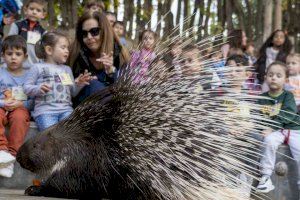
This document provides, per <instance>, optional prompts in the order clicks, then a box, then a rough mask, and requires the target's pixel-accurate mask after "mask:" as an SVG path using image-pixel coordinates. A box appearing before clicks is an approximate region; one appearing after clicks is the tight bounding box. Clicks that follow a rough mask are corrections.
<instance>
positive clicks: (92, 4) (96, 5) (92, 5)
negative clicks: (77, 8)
mask: <svg viewBox="0 0 300 200" xmlns="http://www.w3.org/2000/svg"><path fill="white" fill-rule="evenodd" d="M104 10H105V5H104V3H103V2H102V1H97V0H90V1H88V2H87V3H86V4H85V5H84V12H91V13H94V12H102V11H104Z"/></svg>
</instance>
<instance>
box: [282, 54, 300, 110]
mask: <svg viewBox="0 0 300 200" xmlns="http://www.w3.org/2000/svg"><path fill="white" fill-rule="evenodd" d="M286 64H287V67H288V69H289V75H290V76H289V82H288V83H287V84H286V85H285V89H286V90H288V91H290V92H292V93H293V95H294V97H295V100H296V104H297V107H298V113H299V111H300V54H299V53H291V54H289V55H288V57H287V58H286Z"/></svg>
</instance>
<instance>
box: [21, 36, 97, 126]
mask: <svg viewBox="0 0 300 200" xmlns="http://www.w3.org/2000/svg"><path fill="white" fill-rule="evenodd" d="M36 54H37V56H38V58H40V59H43V60H44V63H37V64H34V65H33V66H32V69H31V70H30V71H31V72H30V77H29V78H28V79H27V81H26V83H25V85H24V90H25V93H26V94H27V95H29V96H32V97H35V106H34V111H33V112H32V116H33V118H34V120H35V122H36V123H37V126H38V129H39V130H40V131H43V130H45V129H46V128H48V127H49V126H52V125H54V124H56V123H57V122H59V121H61V120H63V119H64V118H66V117H68V116H69V115H70V114H71V113H72V111H73V108H72V102H71V95H72V96H75V95H76V94H77V93H78V92H79V91H80V90H81V89H82V88H83V87H84V85H87V84H88V82H89V81H90V80H92V79H93V77H91V76H90V73H87V72H85V73H84V74H80V75H79V76H78V78H77V79H76V80H75V81H74V78H73V75H72V71H71V69H70V67H68V66H66V65H63V64H64V63H65V62H66V60H67V58H68V56H69V41H68V39H67V38H66V36H65V35H64V34H62V33H59V32H48V33H46V34H45V35H43V37H42V39H41V40H40V41H39V42H38V43H37V44H36Z"/></svg>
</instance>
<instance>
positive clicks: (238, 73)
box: [227, 60, 247, 85]
mask: <svg viewBox="0 0 300 200" xmlns="http://www.w3.org/2000/svg"><path fill="white" fill-rule="evenodd" d="M227 65H228V66H229V67H230V68H231V71H230V73H229V78H230V79H231V80H232V81H233V82H235V83H237V84H240V85H241V84H242V83H243V82H244V81H245V80H246V79H247V73H246V69H245V66H242V65H240V64H237V63H236V62H235V61H234V60H228V62H227Z"/></svg>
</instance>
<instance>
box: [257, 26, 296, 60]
mask: <svg viewBox="0 0 300 200" xmlns="http://www.w3.org/2000/svg"><path fill="white" fill-rule="evenodd" d="M278 32H283V33H284V31H283V30H279V29H278V30H276V31H274V32H273V33H272V34H271V35H270V36H269V37H268V39H267V40H266V41H265V43H264V44H263V45H262V46H261V48H260V49H259V56H263V55H265V54H266V49H267V48H268V47H272V46H273V38H274V36H275V35H276V33H278ZM284 36H285V38H284V43H283V44H282V45H281V46H280V47H279V52H285V53H286V54H289V53H290V52H291V50H292V47H293V46H292V43H291V41H290V40H289V38H288V36H287V35H286V34H285V33H284Z"/></svg>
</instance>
